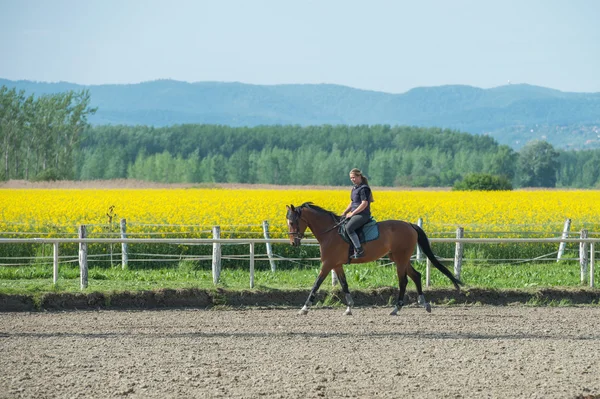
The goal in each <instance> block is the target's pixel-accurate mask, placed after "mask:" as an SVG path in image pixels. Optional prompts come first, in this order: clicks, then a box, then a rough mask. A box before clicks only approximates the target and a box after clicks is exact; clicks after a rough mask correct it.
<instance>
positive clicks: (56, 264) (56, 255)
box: [52, 242, 58, 284]
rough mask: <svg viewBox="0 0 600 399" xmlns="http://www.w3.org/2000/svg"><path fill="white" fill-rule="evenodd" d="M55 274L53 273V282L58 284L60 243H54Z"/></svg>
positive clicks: (53, 262) (53, 263) (53, 261)
mask: <svg viewBox="0 0 600 399" xmlns="http://www.w3.org/2000/svg"><path fill="white" fill-rule="evenodd" d="M52 257H53V260H52V266H53V273H52V282H53V283H54V284H56V283H57V282H58V242H55V243H53V256H52Z"/></svg>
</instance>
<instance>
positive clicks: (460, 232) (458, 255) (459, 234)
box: [454, 227, 465, 279]
mask: <svg viewBox="0 0 600 399" xmlns="http://www.w3.org/2000/svg"><path fill="white" fill-rule="evenodd" d="M464 235H465V229H464V228H462V227H459V228H458V229H456V238H463V237H464ZM462 260H463V243H462V242H457V243H456V250H455V251H454V276H455V277H456V278H458V279H460V270H461V268H462Z"/></svg>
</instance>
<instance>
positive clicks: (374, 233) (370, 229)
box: [338, 217, 379, 248]
mask: <svg viewBox="0 0 600 399" xmlns="http://www.w3.org/2000/svg"><path fill="white" fill-rule="evenodd" d="M338 233H339V234H340V236H342V238H343V239H344V241H346V242H347V243H348V244H352V241H351V240H350V237H348V233H347V232H346V223H342V224H341V225H340V227H339V228H338ZM355 233H356V235H358V240H359V241H360V243H361V244H364V243H365V242H369V241H374V240H376V239H378V238H379V224H378V223H377V221H376V220H375V219H374V218H373V217H371V219H370V220H369V221H368V222H367V223H365V224H363V225H362V226H361V227H359V228H358V229H356V231H355ZM350 248H353V247H352V245H350Z"/></svg>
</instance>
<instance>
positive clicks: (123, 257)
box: [121, 219, 129, 269]
mask: <svg viewBox="0 0 600 399" xmlns="http://www.w3.org/2000/svg"><path fill="white" fill-rule="evenodd" d="M121 238H127V221H126V220H125V219H121ZM128 263H129V257H128V255H127V243H126V242H122V243H121V268H122V269H127V264H128Z"/></svg>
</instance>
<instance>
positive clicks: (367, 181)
mask: <svg viewBox="0 0 600 399" xmlns="http://www.w3.org/2000/svg"><path fill="white" fill-rule="evenodd" d="M350 174H352V175H355V176H360V178H361V180H362V182H363V183H364V184H366V185H367V186H368V185H369V179H367V176H365V175H363V174H362V172H361V170H360V169H358V168H354V169H352V170H351V171H350ZM369 202H375V199H374V198H373V192H372V191H371V196H370V197H369Z"/></svg>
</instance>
